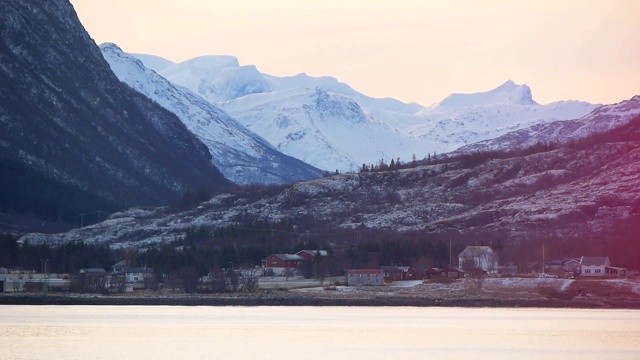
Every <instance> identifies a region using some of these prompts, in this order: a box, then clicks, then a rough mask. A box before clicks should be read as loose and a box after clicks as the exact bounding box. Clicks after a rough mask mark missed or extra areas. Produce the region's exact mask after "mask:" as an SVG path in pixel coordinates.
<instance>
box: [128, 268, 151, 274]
mask: <svg viewBox="0 0 640 360" xmlns="http://www.w3.org/2000/svg"><path fill="white" fill-rule="evenodd" d="M124 271H125V272H128V273H153V268H128V269H125V270H124Z"/></svg>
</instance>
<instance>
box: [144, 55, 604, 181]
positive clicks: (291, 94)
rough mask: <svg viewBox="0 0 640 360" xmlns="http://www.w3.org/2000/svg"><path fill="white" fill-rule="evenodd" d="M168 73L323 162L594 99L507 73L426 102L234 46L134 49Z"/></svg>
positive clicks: (485, 134) (455, 135)
mask: <svg viewBox="0 0 640 360" xmlns="http://www.w3.org/2000/svg"><path fill="white" fill-rule="evenodd" d="M136 56H139V57H140V59H141V60H142V61H143V62H145V61H146V63H147V65H148V66H149V67H150V68H153V69H154V70H155V71H157V72H158V73H159V74H160V75H162V76H164V77H165V78H167V79H168V80H169V81H171V82H173V83H175V84H179V85H180V86H184V87H186V88H188V89H190V90H191V91H193V92H195V93H198V94H200V95H201V96H202V97H204V98H205V99H207V100H208V101H210V102H212V103H214V104H217V105H219V106H220V107H222V108H224V109H225V110H226V111H227V112H228V113H229V114H230V115H231V116H232V117H233V118H235V119H236V120H238V121H239V122H240V123H242V124H243V125H245V126H246V127H247V128H249V129H250V130H251V131H253V132H255V133H257V134H259V135H260V136H262V137H263V138H265V139H266V140H267V141H269V142H270V143H271V144H272V145H273V146H274V147H276V148H277V149H278V150H280V151H282V152H284V153H286V154H288V155H291V156H294V157H296V158H299V159H301V160H303V161H305V162H307V163H309V164H311V165H314V166H316V167H318V168H321V169H329V170H332V169H334V168H335V169H338V170H340V171H353V170H355V169H357V168H360V167H361V166H362V165H363V164H367V165H369V164H376V163H378V162H379V160H381V159H385V160H386V161H389V159H396V160H397V158H400V159H401V160H402V161H404V162H406V161H408V160H410V159H412V158H413V157H414V155H415V156H416V157H417V158H419V159H421V158H423V157H426V156H427V155H428V154H433V153H434V152H436V153H444V152H449V151H453V150H455V149H457V148H459V147H462V146H465V145H468V144H471V143H475V142H478V141H483V140H488V139H492V138H495V137H498V136H501V135H503V134H506V133H508V132H512V131H515V130H519V129H523V128H527V127H529V126H531V125H534V124H544V123H549V122H553V121H557V120H569V119H577V118H580V117H582V116H584V115H586V114H588V113H589V112H591V111H592V110H593V109H595V108H596V107H597V105H592V104H589V103H585V102H580V101H560V102H555V103H551V104H546V105H541V104H538V103H537V102H536V101H535V100H534V99H533V97H532V94H531V89H530V88H529V87H528V86H526V85H518V84H515V83H514V82H513V81H510V80H509V81H507V82H505V83H504V84H502V85H500V86H498V87H497V88H495V89H493V90H490V91H486V92H481V93H473V94H452V95H450V96H448V97H446V98H445V99H443V100H442V101H441V102H439V103H436V104H434V105H431V106H429V107H424V106H421V105H418V104H405V103H402V102H400V101H397V100H394V99H389V98H386V99H376V98H371V97H368V96H366V95H364V94H362V93H359V92H357V91H356V90H354V89H352V88H351V87H350V86H349V85H347V84H345V83H341V82H339V81H338V80H336V79H335V78H332V77H317V78H316V77H311V76H308V75H306V74H298V75H295V76H290V77H276V76H271V75H267V74H263V73H261V72H260V71H259V70H258V69H257V68H256V67H255V66H253V65H244V66H243V65H240V64H239V63H238V60H237V59H236V58H235V57H231V56H203V57H198V58H194V59H191V60H187V61H184V62H182V63H178V64H176V63H171V62H168V61H166V60H164V59H161V58H158V57H154V56H149V55H136Z"/></svg>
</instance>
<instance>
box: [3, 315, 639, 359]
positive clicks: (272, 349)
mask: <svg viewBox="0 0 640 360" xmlns="http://www.w3.org/2000/svg"><path fill="white" fill-rule="evenodd" d="M327 357H329V358H330V359H392V358H397V359H425V358H429V359H443V358H449V359H459V358H467V359H489V358H490V359H568V358H572V359H580V360H584V359H605V358H608V359H640V311H633V310H574V309H558V310H555V309H553V310H549V309H467V308H407V307H400V308H394V307H385V308H378V307H180V306H166V307H165V306H0V359H83V360H84V359H119V360H128V359H135V360H142V359H249V358H262V359H323V360H326V359H327Z"/></svg>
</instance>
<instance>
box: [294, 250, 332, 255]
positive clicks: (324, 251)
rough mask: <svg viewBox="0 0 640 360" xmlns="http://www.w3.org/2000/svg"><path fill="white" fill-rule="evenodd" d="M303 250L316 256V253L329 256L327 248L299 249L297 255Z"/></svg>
mask: <svg viewBox="0 0 640 360" xmlns="http://www.w3.org/2000/svg"><path fill="white" fill-rule="evenodd" d="M301 252H305V253H308V254H309V255H311V256H316V253H319V254H320V256H328V255H329V253H328V252H327V250H300V251H298V252H297V253H296V255H298V254H300V253H301Z"/></svg>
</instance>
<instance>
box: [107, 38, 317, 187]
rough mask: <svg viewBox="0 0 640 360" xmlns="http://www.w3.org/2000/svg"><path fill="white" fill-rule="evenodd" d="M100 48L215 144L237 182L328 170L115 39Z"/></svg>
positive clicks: (118, 69)
mask: <svg viewBox="0 0 640 360" xmlns="http://www.w3.org/2000/svg"><path fill="white" fill-rule="evenodd" d="M100 50H101V51H102V55H103V56H104V58H105V60H107V62H108V63H109V65H110V66H111V70H113V72H114V73H115V74H116V76H118V78H119V79H120V80H121V81H123V82H124V83H126V84H127V85H129V86H130V87H132V88H133V89H135V90H136V91H138V92H140V93H142V94H143V95H144V96H146V97H148V98H149V99H151V100H153V101H155V102H156V103H158V104H160V106H162V107H164V108H165V109H167V110H169V111H171V112H172V113H174V114H176V115H177V116H178V118H180V120H182V122H183V123H184V124H185V125H186V126H187V128H188V129H189V130H191V132H193V133H194V134H195V135H196V136H197V137H198V138H199V139H200V140H201V141H202V142H203V143H204V144H205V145H206V146H207V147H208V148H209V151H210V152H211V155H212V162H213V164H214V165H215V166H216V167H217V168H218V169H219V170H220V171H221V172H222V173H223V175H224V176H225V177H226V178H228V179H230V180H231V181H233V182H235V183H237V184H241V185H244V184H252V183H261V184H283V183H291V182H295V181H301V180H310V179H315V178H318V177H320V176H321V175H322V172H321V171H320V170H319V169H317V168H314V167H312V166H310V165H308V164H306V163H304V162H302V161H300V160H298V159H295V158H293V157H291V156H288V155H284V154H283V153H281V152H279V151H277V150H276V149H274V148H273V146H271V144H269V142H267V141H266V140H264V139H263V138H262V137H260V136H258V135H256V134H254V133H252V132H251V131H249V130H247V128H245V127H244V126H243V125H241V124H239V123H238V122H237V121H235V120H234V119H232V118H231V117H229V116H228V115H227V114H226V113H225V112H224V111H223V110H221V109H219V108H218V107H216V106H215V105H213V104H212V103H210V102H208V101H206V100H204V99H202V98H201V97H200V96H199V95H197V94H195V93H193V92H191V91H190V90H188V89H186V88H183V87H180V86H177V85H173V84H172V83H170V82H169V81H167V80H166V79H164V78H163V77H162V76H160V75H158V74H157V73H156V72H155V71H152V70H149V69H147V68H146V67H145V66H144V65H143V64H142V63H141V62H140V61H139V60H138V59H136V58H134V57H133V56H131V55H128V54H126V53H124V52H122V50H121V49H120V48H118V46H116V45H115V44H111V43H106V44H102V45H100ZM159 63H161V61H160V62H159ZM155 65H156V66H160V65H159V64H155ZM165 65H166V63H165Z"/></svg>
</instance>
